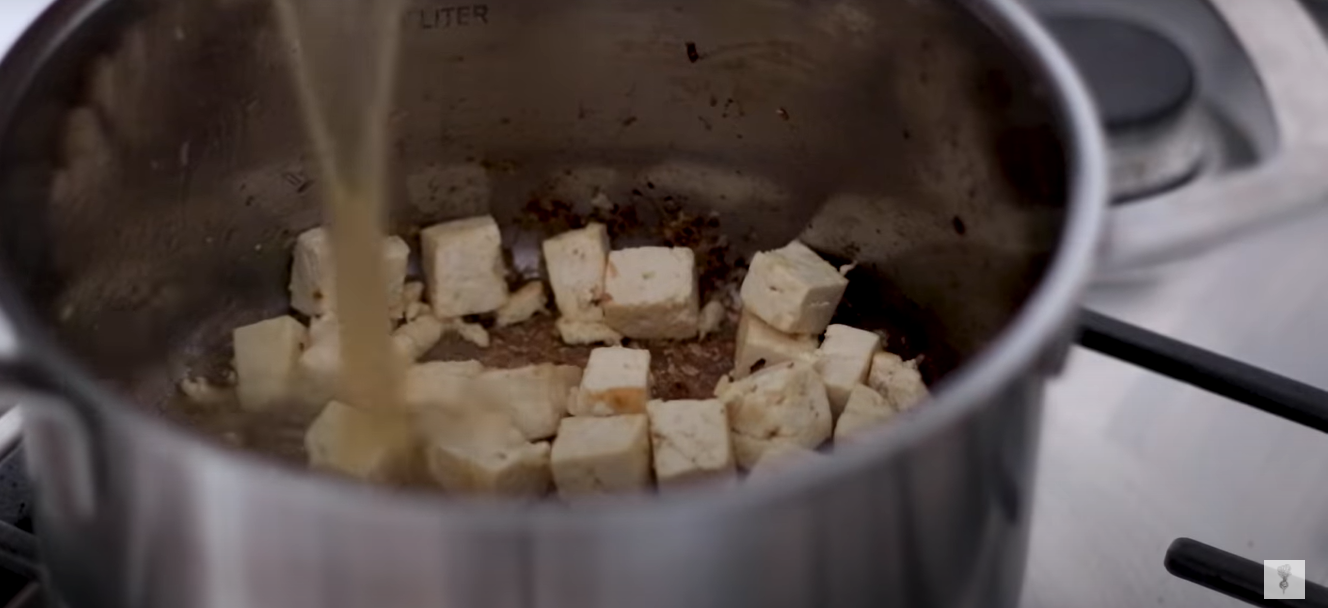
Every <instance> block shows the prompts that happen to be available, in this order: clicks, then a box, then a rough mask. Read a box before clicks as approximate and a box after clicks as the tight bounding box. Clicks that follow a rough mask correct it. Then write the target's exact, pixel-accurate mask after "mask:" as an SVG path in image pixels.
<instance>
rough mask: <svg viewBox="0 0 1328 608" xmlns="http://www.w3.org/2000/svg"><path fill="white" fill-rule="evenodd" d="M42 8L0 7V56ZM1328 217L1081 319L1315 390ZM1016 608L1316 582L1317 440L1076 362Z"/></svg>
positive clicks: (1207, 598) (1186, 266)
mask: <svg viewBox="0 0 1328 608" xmlns="http://www.w3.org/2000/svg"><path fill="white" fill-rule="evenodd" d="M46 3H47V0H3V2H0V53H3V52H4V51H5V50H7V49H8V47H9V44H10V41H11V40H12V38H13V37H14V36H15V35H16V34H17V33H18V32H19V31H21V30H22V28H23V27H25V26H26V24H27V23H28V22H29V21H30V19H31V18H32V17H33V16H34V15H35V14H36V13H37V12H38V11H39V10H40V9H41V7H43V6H44V5H45V4H46ZM1324 234H1328V209H1326V210H1325V211H1324V212H1322V213H1319V214H1317V215H1314V216H1312V217H1308V218H1304V219H1302V220H1301V221H1299V222H1298V223H1295V224H1292V225H1288V226H1284V227H1281V228H1277V229H1274V230H1271V231H1268V232H1265V233H1263V234H1260V235H1257V236H1255V237H1252V238H1249V239H1247V240H1243V241H1240V242H1236V243H1231V244H1229V245H1228V246H1226V247H1225V248H1223V249H1221V250H1218V251H1215V252H1213V253H1211V254H1208V255H1206V256H1203V257H1201V258H1197V259H1194V260H1191V261H1188V262H1185V263H1182V264H1179V265H1176V266H1173V267H1170V268H1166V269H1163V270H1161V271H1159V272H1158V273H1156V276H1154V277H1152V278H1151V279H1146V280H1140V281H1136V282H1130V283H1115V284H1112V285H1107V286H1099V287H1097V288H1095V289H1094V290H1093V292H1092V293H1091V294H1090V296H1089V298H1088V305H1089V307H1091V308H1093V309H1095V310H1098V311H1100V312H1103V313H1106V314H1109V315H1112V316H1116V317H1119V318H1121V319H1124V320H1126V321H1130V322H1133V323H1136V324H1139V325H1141V326H1143V327H1146V328H1149V329H1152V330H1154V331H1158V332H1160V333H1164V334H1166V335H1170V336H1172V337H1176V338H1179V339H1182V340H1185V341H1189V342H1192V343H1194V344H1197V345H1199V346H1203V347H1206V348H1209V349H1212V350H1214V351H1217V352H1219V353H1223V354H1226V355H1229V356H1233V357H1236V358H1238V359H1241V360H1243V361H1246V362H1248V363H1252V364H1255V365H1259V366H1263V367H1266V368H1268V369H1270V370H1273V371H1276V372H1279V373H1282V374H1285V375H1287V376H1290V377H1292V378H1295V379H1298V380H1301V381H1303V382H1307V383H1309V384H1313V385H1316V386H1320V387H1328V363H1325V358H1324V357H1323V356H1322V353H1324V352H1325V351H1326V350H1328V347H1325V344H1328V306H1324V305H1321V304H1320V303H1322V302H1328V265H1325V264H1323V263H1322V262H1321V260H1322V255H1321V252H1322V251H1324V248H1325V245H1324V244H1323V239H1324V237H1323V235H1324ZM1038 477H1039V478H1038V489H1037V493H1036V501H1035V505H1034V513H1035V515H1034V525H1033V528H1034V530H1033V539H1032V549H1031V557H1030V563H1029V567H1028V577H1027V583H1026V586H1025V591H1024V601H1023V605H1024V606H1026V607H1027V608H1075V607H1080V606H1082V607H1084V608H1090V607H1091V608H1100V607H1101V606H1120V607H1128V606H1158V605H1171V606H1191V605H1202V606H1211V607H1227V606H1231V607H1234V606H1243V605H1244V604H1242V603H1240V602H1237V601H1236V600H1231V599H1228V598H1225V597H1223V596H1220V595H1218V594H1216V593H1214V592H1211V591H1208V590H1206V589H1203V588H1200V587H1198V586H1196V585H1193V584H1191V583H1188V582H1185V581H1182V580H1180V579H1176V578H1174V577H1172V576H1171V575H1169V574H1168V573H1167V572H1166V570H1165V569H1164V568H1163V565H1162V559H1163V555H1164V553H1165V551H1166V548H1167V545H1168V544H1170V542H1171V541H1172V540H1173V539H1175V538H1177V537H1180V536H1189V537H1192V538H1195V539H1197V540H1200V541H1203V542H1206V543H1209V544H1212V545H1215V546H1217V547H1219V548H1223V549H1226V550H1229V551H1232V552H1234V553H1238V554H1241V555H1243V556H1245V557H1247V558H1249V559H1252V560H1256V561H1257V560H1263V559H1274V558H1276V559H1304V560H1306V566H1307V571H1308V572H1307V574H1308V578H1309V579H1311V580H1314V581H1317V582H1320V583H1325V582H1328V483H1319V482H1320V481H1321V480H1324V479H1328V437H1323V436H1321V435H1320V434H1319V433H1317V432H1315V431H1311V430H1309V429H1306V428H1303V427H1299V426H1297V425H1295V424H1293V423H1290V422H1286V421H1284V420H1281V419H1278V418H1275V417H1273V416H1270V415H1267V414H1264V413H1262V412H1258V411H1255V410H1253V409H1250V408H1248V407H1245V406H1243V405H1241V404H1238V403H1234V402H1231V401H1229V400H1227V399H1224V398H1221V397H1216V396H1213V395H1211V394H1208V393H1205V392H1203V391H1200V390H1198V389H1195V388H1192V387H1189V386H1186V385H1184V384H1181V383H1177V382H1174V381H1172V380H1169V379H1166V378H1162V377H1160V376H1157V375H1154V374H1152V373H1150V372H1147V371H1144V370H1141V369H1139V368H1136V367H1133V366H1131V365H1129V364H1126V363H1121V362H1118V361H1116V360H1114V359H1109V358H1107V357H1103V356H1101V355H1097V354H1095V353H1092V352H1089V351H1086V350H1083V349H1075V350H1074V351H1073V352H1072V354H1071V356H1070V359H1069V362H1068V365H1067V367H1066V369H1065V371H1064V373H1063V374H1062V376H1061V377H1060V378H1059V379H1058V380H1057V381H1055V382H1054V383H1053V384H1052V386H1051V387H1050V388H1049V391H1048V404H1047V411H1046V422H1045V424H1044V428H1043V434H1042V445H1041V459H1040V465H1039V472H1038Z"/></svg>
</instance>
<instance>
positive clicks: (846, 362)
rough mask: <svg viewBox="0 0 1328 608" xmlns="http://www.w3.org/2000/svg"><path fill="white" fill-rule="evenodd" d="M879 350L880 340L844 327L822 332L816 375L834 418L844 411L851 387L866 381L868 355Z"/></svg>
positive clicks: (868, 367) (869, 333) (817, 352)
mask: <svg viewBox="0 0 1328 608" xmlns="http://www.w3.org/2000/svg"><path fill="white" fill-rule="evenodd" d="M880 347H881V337H880V336H878V335H876V334H874V333H872V332H869V331H863V330H861V329H857V328H853V327H849V326H847V325H831V326H830V327H827V328H825V340H823V341H822V342H821V348H820V349H819V350H818V351H816V371H817V372H820V374H821V381H822V382H824V383H825V390H826V391H827V392H828V393H829V396H830V409H831V410H832V411H833V412H834V413H835V415H836V416H838V415H839V413H840V412H842V411H844V404H846V403H848V395H849V393H850V392H852V391H853V387H854V386H856V385H858V384H861V383H864V382H866V381H867V372H868V371H870V370H871V363H872V355H873V354H875V353H876V350H877V349H879V348H880Z"/></svg>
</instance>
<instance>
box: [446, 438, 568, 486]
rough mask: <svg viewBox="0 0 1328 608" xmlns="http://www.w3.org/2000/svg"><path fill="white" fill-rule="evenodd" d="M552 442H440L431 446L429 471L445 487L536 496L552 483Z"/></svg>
mask: <svg viewBox="0 0 1328 608" xmlns="http://www.w3.org/2000/svg"><path fill="white" fill-rule="evenodd" d="M549 451H550V449H549V442H547V441H542V442H539V443H533V444H531V443H524V444H520V445H515V446H486V445H476V444H471V445H438V444H431V445H430V446H429V447H428V449H427V454H428V464H429V473H430V474H431V475H432V476H433V479H434V480H435V481H437V482H438V485H440V486H442V488H443V489H444V490H447V491H448V492H455V493H475V494H491V495H500V496H511V497H528V498H534V497H539V496H543V495H544V494H546V493H548V491H549V487H550V485H551V484H552V475H551V472H550V469H549Z"/></svg>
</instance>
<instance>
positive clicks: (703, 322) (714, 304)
mask: <svg viewBox="0 0 1328 608" xmlns="http://www.w3.org/2000/svg"><path fill="white" fill-rule="evenodd" d="M728 314H729V311H728V310H727V309H725V308H724V303H723V302H720V301H719V300H711V301H709V302H706V305H705V306H702V307H701V316H700V318H699V320H698V321H697V327H696V329H697V336H696V337H697V339H698V340H704V339H705V337H706V336H708V335H710V334H713V333H715V332H716V331H719V328H720V326H722V325H723V324H724V317H727V316H728Z"/></svg>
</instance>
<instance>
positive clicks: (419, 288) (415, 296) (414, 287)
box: [401, 281, 433, 321]
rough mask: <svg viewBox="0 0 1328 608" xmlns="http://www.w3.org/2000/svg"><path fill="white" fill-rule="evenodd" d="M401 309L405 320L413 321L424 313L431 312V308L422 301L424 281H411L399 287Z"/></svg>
mask: <svg viewBox="0 0 1328 608" xmlns="http://www.w3.org/2000/svg"><path fill="white" fill-rule="evenodd" d="M401 310H402V313H403V314H404V315H405V317H406V321H414V320H415V319H417V318H419V317H420V316H422V315H425V314H430V315H431V314H433V308H431V307H430V306H429V305H428V304H425V303H424V283H421V282H419V281H411V282H409V283H406V286H405V287H403V288H402V289H401Z"/></svg>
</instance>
